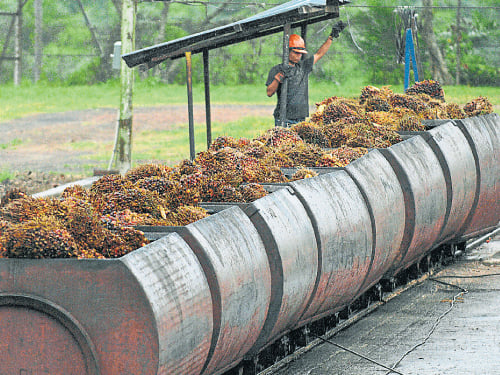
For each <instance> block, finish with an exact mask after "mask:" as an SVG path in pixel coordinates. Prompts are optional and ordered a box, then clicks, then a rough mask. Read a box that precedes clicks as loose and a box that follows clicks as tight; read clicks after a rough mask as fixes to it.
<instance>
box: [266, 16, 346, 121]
mask: <svg viewBox="0 0 500 375" xmlns="http://www.w3.org/2000/svg"><path fill="white" fill-rule="evenodd" d="M345 27H346V24H345V23H343V22H342V21H339V22H337V23H336V24H335V25H334V26H333V28H332V32H331V33H330V35H329V36H328V39H327V40H326V41H325V42H324V43H323V45H322V46H321V47H319V49H318V51H317V52H316V53H315V54H314V55H313V56H307V53H308V52H307V50H306V46H305V42H304V39H302V38H301V37H300V35H297V34H291V35H290V38H289V43H288V45H289V55H288V59H289V62H288V65H285V64H278V65H275V66H273V67H272V68H271V70H270V71H269V74H268V77H267V81H266V86H267V96H269V97H271V96H273V95H274V93H275V92H277V93H278V103H277V105H276V108H275V109H274V113H273V115H274V121H275V125H276V126H284V127H291V126H292V125H293V124H297V123H299V122H301V121H304V120H305V119H306V117H308V116H309V103H308V80H309V73H311V71H312V68H313V65H314V64H315V63H317V62H318V60H319V59H321V58H322V57H323V56H324V55H325V54H326V52H328V50H329V49H330V46H331V45H332V41H333V38H338V36H339V34H340V33H341V31H342V30H344V28H345ZM303 57H304V58H303ZM285 79H287V81H288V90H287V97H286V99H287V100H286V118H285V119H283V121H282V119H280V107H281V104H280V98H281V84H282V83H283V82H284V80H285Z"/></svg>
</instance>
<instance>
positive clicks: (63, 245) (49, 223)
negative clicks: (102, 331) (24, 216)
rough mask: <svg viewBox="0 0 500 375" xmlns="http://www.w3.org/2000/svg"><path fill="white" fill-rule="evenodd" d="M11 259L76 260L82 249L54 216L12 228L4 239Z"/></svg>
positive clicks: (3, 246) (8, 256)
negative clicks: (79, 249)
mask: <svg viewBox="0 0 500 375" xmlns="http://www.w3.org/2000/svg"><path fill="white" fill-rule="evenodd" d="M0 242H1V245H0V247H1V248H2V251H3V256H5V257H7V258H34V259H40V258H74V257H77V256H78V245H77V243H76V241H75V240H74V238H73V237H72V236H71V234H70V233H69V232H68V230H67V229H65V228H64V225H63V224H62V223H60V221H59V220H58V219H56V218H55V217H53V216H42V217H39V218H36V219H34V220H29V221H26V222H23V223H19V224H17V225H12V226H11V227H8V228H7V229H6V230H5V231H4V233H3V236H2V237H1V238H0Z"/></svg>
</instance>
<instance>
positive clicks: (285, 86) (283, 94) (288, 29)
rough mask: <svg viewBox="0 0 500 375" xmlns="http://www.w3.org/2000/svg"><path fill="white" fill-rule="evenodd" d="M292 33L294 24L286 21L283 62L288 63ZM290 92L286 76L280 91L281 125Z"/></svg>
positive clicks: (284, 119) (283, 122)
mask: <svg viewBox="0 0 500 375" xmlns="http://www.w3.org/2000/svg"><path fill="white" fill-rule="evenodd" d="M291 33H292V26H291V24H290V23H286V24H285V25H284V27H283V64H284V65H288V61H289V59H288V55H289V46H288V41H289V40H290V34H291ZM287 92H288V80H287V78H286V77H285V79H284V80H283V83H281V93H280V125H281V126H285V121H286V99H287Z"/></svg>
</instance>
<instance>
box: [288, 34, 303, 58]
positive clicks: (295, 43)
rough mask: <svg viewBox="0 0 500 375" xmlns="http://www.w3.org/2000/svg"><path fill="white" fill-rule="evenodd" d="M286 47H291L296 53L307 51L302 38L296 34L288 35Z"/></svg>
mask: <svg viewBox="0 0 500 375" xmlns="http://www.w3.org/2000/svg"><path fill="white" fill-rule="evenodd" d="M288 47H289V48H291V49H293V51H294V52H297V53H307V51H306V43H305V42H304V39H302V37H301V36H300V35H297V34H291V35H290V39H289V41H288Z"/></svg>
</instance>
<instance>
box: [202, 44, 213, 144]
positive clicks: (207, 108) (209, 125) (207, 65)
mask: <svg viewBox="0 0 500 375" xmlns="http://www.w3.org/2000/svg"><path fill="white" fill-rule="evenodd" d="M208 53H209V52H208V49H205V50H203V77H204V79H205V118H206V122H207V149H208V148H209V147H210V145H211V144H212V112H211V108H210V56H209V54H208Z"/></svg>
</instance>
